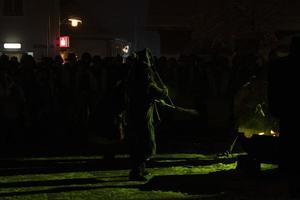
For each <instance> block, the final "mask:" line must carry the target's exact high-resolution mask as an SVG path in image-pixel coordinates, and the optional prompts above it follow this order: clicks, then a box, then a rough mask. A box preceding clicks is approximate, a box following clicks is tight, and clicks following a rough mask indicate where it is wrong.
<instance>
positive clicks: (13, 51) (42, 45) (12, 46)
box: [0, 0, 60, 59]
mask: <svg viewBox="0 0 300 200" xmlns="http://www.w3.org/2000/svg"><path fill="white" fill-rule="evenodd" d="M59 5H60V4H59V0H43V1H40V0H26V1H25V0H1V1H0V24H1V29H0V52H1V53H4V54H7V55H9V56H17V57H19V58H20V56H21V55H22V54H23V53H29V54H31V55H33V56H34V57H35V58H37V59H39V58H41V57H44V56H54V55H56V54H57V53H58V47H57V45H56V44H57V38H58V37H59V25H60V22H59V20H60V18H59V16H60V12H59V11H60V6H59Z"/></svg>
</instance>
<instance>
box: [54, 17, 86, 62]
mask: <svg viewBox="0 0 300 200" xmlns="http://www.w3.org/2000/svg"><path fill="white" fill-rule="evenodd" d="M80 24H82V19H81V18H80V17H77V16H76V17H75V16H70V17H66V18H64V19H62V20H61V19H60V18H59V30H58V34H59V41H58V42H59V48H60V50H59V53H60V55H61V56H62V57H63V58H64V57H66V53H67V51H68V48H69V47H70V36H69V34H66V33H70V31H68V30H69V29H68V28H66V27H72V28H76V29H77V28H78V27H79V25H80ZM63 25H64V26H63Z"/></svg>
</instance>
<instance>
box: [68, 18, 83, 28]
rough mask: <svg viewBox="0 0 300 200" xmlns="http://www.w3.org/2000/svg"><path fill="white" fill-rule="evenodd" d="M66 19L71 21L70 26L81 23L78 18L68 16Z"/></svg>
mask: <svg viewBox="0 0 300 200" xmlns="http://www.w3.org/2000/svg"><path fill="white" fill-rule="evenodd" d="M68 20H69V21H70V22H71V26H72V27H77V26H78V25H79V24H82V20H80V19H75V18H70V19H68Z"/></svg>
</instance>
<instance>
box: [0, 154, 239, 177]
mask: <svg viewBox="0 0 300 200" xmlns="http://www.w3.org/2000/svg"><path fill="white" fill-rule="evenodd" d="M221 162H223V163H232V162H235V159H224V160H205V159H203V160H201V159H199V158H197V159H195V158H194V159H192V158H191V159H190V158H179V159H176V158H163V159H162V158H155V159H154V160H153V161H150V162H149V163H148V164H147V167H149V168H160V167H161V168H162V167H176V166H205V165H211V164H215V163H221ZM129 169H130V160H129V158H115V159H67V157H66V159H63V158H62V159H51V158H49V159H48V160H47V158H45V159H44V160H18V159H7V160H1V163H0V176H12V175H26V174H51V173H65V172H89V171H100V170H101V171H105V170H129Z"/></svg>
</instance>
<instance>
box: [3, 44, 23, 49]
mask: <svg viewBox="0 0 300 200" xmlns="http://www.w3.org/2000/svg"><path fill="white" fill-rule="evenodd" d="M4 49H21V43H4Z"/></svg>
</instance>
